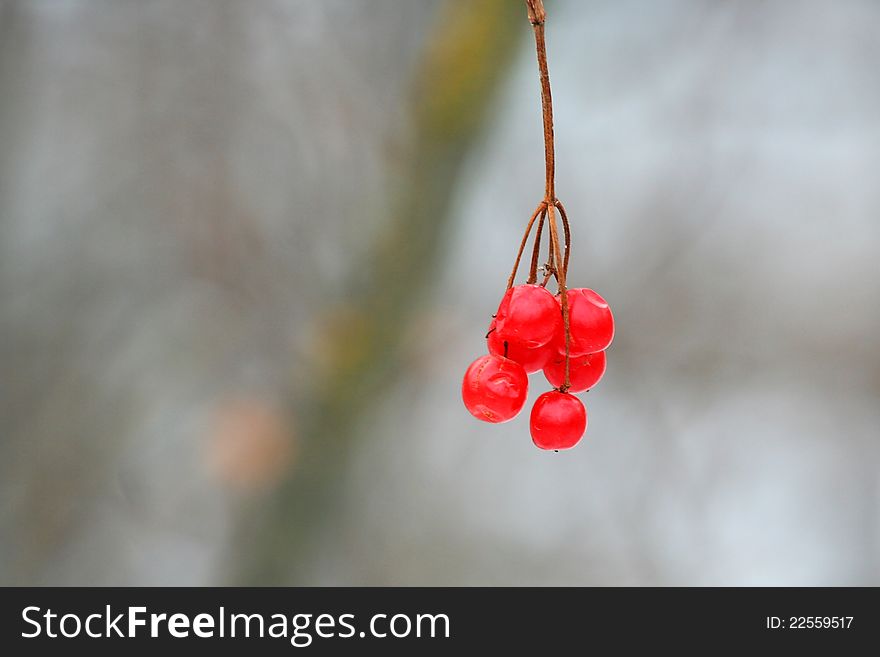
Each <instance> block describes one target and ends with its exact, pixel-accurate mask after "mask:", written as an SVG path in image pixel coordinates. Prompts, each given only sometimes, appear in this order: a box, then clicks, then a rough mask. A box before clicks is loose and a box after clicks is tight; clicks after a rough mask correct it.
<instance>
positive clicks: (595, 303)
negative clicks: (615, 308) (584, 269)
mask: <svg viewBox="0 0 880 657" xmlns="http://www.w3.org/2000/svg"><path fill="white" fill-rule="evenodd" d="M556 300H557V301H559V303H562V299H561V298H560V297H559V296H557V297H556ZM568 325H569V328H570V330H571V344H570V353H571V354H572V355H573V356H580V355H582V354H595V353H597V352H599V351H604V350H605V349H607V348H608V345H610V344H611V341H612V340H613V339H614V317H613V316H612V314H611V308H609V307H608V302H606V301H605V299H603V298H602V297H600V296H599V295H598V294H596V293H595V292H593V291H592V290H589V289H587V288H584V287H581V288H575V289H574V290H568ZM556 339H557V341H559V342H560V343H561V346H558V347H557V348H558V349H559V351H563V352H564V351H565V342H564V340H565V337H564V335H563V334H562V331H561V330H560V331H559V333H558V334H557V338H556Z"/></svg>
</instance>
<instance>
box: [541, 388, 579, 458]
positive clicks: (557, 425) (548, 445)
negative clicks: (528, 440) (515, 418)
mask: <svg viewBox="0 0 880 657" xmlns="http://www.w3.org/2000/svg"><path fill="white" fill-rule="evenodd" d="M529 427H530V429H531V432H532V442H534V443H535V445H537V446H538V447H540V448H541V449H568V448H569V447H574V446H575V445H577V443H578V441H579V440H580V439H581V437H582V436H583V435H584V432H585V431H586V430H587V409H586V408H584V405H583V404H582V403H581V400H580V399H578V398H577V397H575V396H574V395H570V394H568V393H566V392H559V391H558V390H551V391H550V392H545V393H544V394H543V395H541V396H540V397H538V399H536V400H535V405H534V406H533V407H532V416H531V420H530V422H529Z"/></svg>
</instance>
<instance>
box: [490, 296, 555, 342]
mask: <svg viewBox="0 0 880 657" xmlns="http://www.w3.org/2000/svg"><path fill="white" fill-rule="evenodd" d="M561 327H562V313H561V312H560V308H559V304H558V303H557V302H556V300H555V298H554V297H553V295H552V294H551V293H550V292H548V291H547V289H546V288H543V287H541V286H540V285H517V286H516V287H512V288H510V289H509V290H507V292H506V293H505V295H504V298H503V299H501V305H499V306H498V312H497V313H496V314H495V331H494V332H495V333H497V335H496V336H495V339H497V340H500V341H501V343H502V344H503V343H504V342H507V344H508V346H509V347H510V346H513V345H516V346H517V347H523V348H525V349H536V348H537V347H542V346H544V345H546V344H547V343H549V342H550V341H551V340H553V339H554V338H555V337H556V335H557V334H558V332H559V330H560V329H561Z"/></svg>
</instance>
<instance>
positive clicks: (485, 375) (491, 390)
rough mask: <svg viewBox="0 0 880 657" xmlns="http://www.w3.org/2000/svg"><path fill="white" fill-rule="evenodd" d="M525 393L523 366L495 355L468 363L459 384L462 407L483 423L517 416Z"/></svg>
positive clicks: (524, 401)
mask: <svg viewBox="0 0 880 657" xmlns="http://www.w3.org/2000/svg"><path fill="white" fill-rule="evenodd" d="M528 392H529V377H528V376H527V375H526V371H525V370H524V369H523V367H522V365H520V364H519V363H515V362H514V361H512V360H510V359H509V358H503V357H502V356H496V355H494V354H489V355H487V356H481V357H480V358H477V360H475V361H474V362H473V363H471V365H470V367H468V368H467V371H466V372H465V373H464V380H463V381H462V383H461V398H462V400H463V401H464V405H465V406H466V407H467V409H468V410H469V411H470V412H471V415H473V416H474V417H475V418H477V419H478V420H483V421H484V422H493V423H497V422H507V421H508V420H511V419H513V418H514V417H516V415H517V414H518V413H519V412H520V411H521V410H522V407H523V405H524V404H525V403H526V396H527V395H528Z"/></svg>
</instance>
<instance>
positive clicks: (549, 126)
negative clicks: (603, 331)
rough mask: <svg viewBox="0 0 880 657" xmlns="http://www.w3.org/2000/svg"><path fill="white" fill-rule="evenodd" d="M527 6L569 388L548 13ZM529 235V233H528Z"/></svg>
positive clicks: (530, 0) (529, 2)
mask: <svg viewBox="0 0 880 657" xmlns="http://www.w3.org/2000/svg"><path fill="white" fill-rule="evenodd" d="M525 1H526V8H527V9H528V14H529V22H531V24H532V29H533V30H534V32H535V50H536V51H537V55H538V71H539V73H540V78H541V116H542V118H543V121H544V171H545V178H544V203H545V204H546V206H547V225H548V226H549V227H550V267H551V272H548V276H547V277H545V283H546V281H548V280H549V274H550V273H555V275H556V280H557V281H558V282H559V295H560V297H561V299H560V300H561V301H562V304H561V305H562V322H563V326H564V328H565V380H564V382H563V384H562V385H561V386H559V390H560V391H561V392H567V391H568V389H569V387H571V381H570V380H569V360H570V357H569V350H570V346H571V328H570V325H569V318H568V315H569V312H568V310H569V309H568V290H567V289H566V285H565V274H566V272H567V270H568V257H569V244H570V242H571V231H570V229H569V225H568V216H567V215H566V214H565V211H564V210H563V209H562V208H561V207H560V206H559V204H558V201H557V199H556V180H555V177H556V155H555V152H554V144H553V98H552V96H551V94H550V73H549V71H548V69H547V45H546V43H545V41H544V23H545V21H546V20H547V14H546V12H545V11H544V3H543V1H542V0H525ZM557 209H559V214H560V216H561V217H562V225H563V228H564V231H565V255H564V256H563V251H562V249H561V248H560V245H559V228H558V227H557V225H556V210H557ZM527 235H528V234H527Z"/></svg>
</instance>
